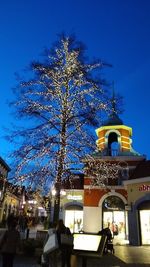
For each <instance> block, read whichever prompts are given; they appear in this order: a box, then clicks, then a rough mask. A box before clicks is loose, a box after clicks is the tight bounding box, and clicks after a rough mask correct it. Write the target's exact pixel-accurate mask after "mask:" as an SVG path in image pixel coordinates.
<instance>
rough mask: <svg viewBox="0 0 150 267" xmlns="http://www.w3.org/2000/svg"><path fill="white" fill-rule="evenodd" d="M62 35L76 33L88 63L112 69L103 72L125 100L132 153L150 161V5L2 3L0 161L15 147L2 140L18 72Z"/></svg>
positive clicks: (140, 0)
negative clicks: (96, 62) (100, 63)
mask: <svg viewBox="0 0 150 267" xmlns="http://www.w3.org/2000/svg"><path fill="white" fill-rule="evenodd" d="M62 31H64V32H66V33H68V34H70V33H75V35H76V37H77V39H79V40H80V41H82V42H83V43H85V45H86V46H87V55H88V56H89V58H93V57H96V58H101V59H103V60H105V61H107V62H108V63H111V64H112V65H113V68H109V69H107V70H106V69H105V70H104V71H103V73H104V76H105V78H106V79H107V80H108V81H114V82H115V89H116V91H118V92H119V93H120V94H121V95H123V97H124V102H125V104H124V109H125V111H124V113H123V115H122V116H121V118H122V119H123V121H124V124H125V125H128V126H130V127H132V128H133V148H134V149H135V150H136V151H138V152H140V153H141V154H146V155H147V158H150V146H149V135H150V134H149V132H150V119H149V116H150V108H149V101H150V1H149V0H55V1H54V0H5V1H0V99H1V105H0V108H1V110H0V114H1V120H0V121H1V123H0V125H1V126H0V156H1V157H3V158H4V160H6V162H7V163H9V160H8V158H7V155H8V151H9V150H11V147H10V145H9V144H8V143H6V141H5V140H4V139H3V138H2V135H3V134H5V132H4V130H3V127H9V124H10V121H12V122H13V118H12V117H11V116H10V109H9V107H8V105H7V104H6V101H7V100H10V99H11V98H12V92H11V88H12V87H14V85H15V84H16V79H15V75H14V73H15V72H20V71H21V70H22V69H24V68H25V67H26V66H28V64H29V63H30V62H31V61H32V60H33V59H37V58H38V57H39V55H40V54H41V52H42V51H43V48H44V47H51V44H52V43H53V42H55V41H56V39H57V34H59V33H61V32H62Z"/></svg>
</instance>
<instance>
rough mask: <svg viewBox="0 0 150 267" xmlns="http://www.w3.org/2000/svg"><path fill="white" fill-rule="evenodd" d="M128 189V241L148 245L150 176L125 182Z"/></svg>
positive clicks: (132, 243) (149, 236)
mask: <svg viewBox="0 0 150 267" xmlns="http://www.w3.org/2000/svg"><path fill="white" fill-rule="evenodd" d="M125 185H126V186H127V191H128V206H129V207H130V208H129V211H128V221H129V242H130V244H131V245H150V177H146V178H138V179H134V180H129V181H126V182H125Z"/></svg>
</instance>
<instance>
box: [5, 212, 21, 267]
mask: <svg viewBox="0 0 150 267" xmlns="http://www.w3.org/2000/svg"><path fill="white" fill-rule="evenodd" d="M7 226H8V230H6V232H5V234H4V236H3V240H2V243H1V253H2V267H13V262H14V257H15V254H16V250H17V247H18V245H19V241H20V234H19V231H18V230H17V229H16V226H17V220H16V219H15V217H10V218H9V219H8V220H7Z"/></svg>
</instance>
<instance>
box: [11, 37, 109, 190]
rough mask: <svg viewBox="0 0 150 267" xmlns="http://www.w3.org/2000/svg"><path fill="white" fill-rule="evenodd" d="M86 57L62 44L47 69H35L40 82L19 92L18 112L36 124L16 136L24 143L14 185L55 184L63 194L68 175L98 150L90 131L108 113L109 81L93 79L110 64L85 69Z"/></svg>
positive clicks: (36, 65)
mask: <svg viewBox="0 0 150 267" xmlns="http://www.w3.org/2000/svg"><path fill="white" fill-rule="evenodd" d="M82 55H83V53H82V50H81V49H80V47H79V46H77V45H76V43H74V44H73V43H72V41H71V39H70V38H69V37H67V38H65V37H63V38H60V42H59V45H57V46H55V47H54V53H53V54H48V56H47V62H46V63H39V62H38V63H33V64H32V65H31V68H32V73H33V76H34V74H35V77H34V78H31V79H29V80H28V81H22V82H21V83H20V86H18V88H19V90H18V91H17V92H18V95H17V101H16V102H15V105H16V112H17V115H18V117H19V116H20V117H21V118H22V117H23V118H25V119H26V120H27V119H28V118H29V119H30V122H29V124H27V126H26V127H25V128H23V129H21V130H19V129H17V130H14V132H13V134H12V135H11V140H13V141H14V140H15V141H18V142H17V144H18V148H17V149H16V151H14V154H13V155H14V159H16V162H17V164H16V170H15V171H16V172H15V175H14V177H15V178H13V179H14V181H16V182H18V181H19V182H20V183H22V184H28V185H29V186H31V187H38V186H41V187H43V188H45V187H50V183H51V182H52V181H54V180H55V182H56V184H57V185H59V187H60V188H61V184H62V181H63V179H65V177H66V176H67V174H68V170H70V169H73V168H75V166H76V165H79V164H81V158H83V156H84V154H85V152H86V153H87V152H90V151H92V150H93V149H95V140H94V138H93V134H92V133H90V131H89V130H88V128H87V125H89V124H90V123H91V120H93V119H94V120H96V121H99V122H100V118H101V115H100V112H101V111H107V110H108V105H109V102H108V101H106V100H105V97H104V96H105V89H104V86H102V84H103V81H101V80H99V81H97V79H95V78H94V75H93V73H94V71H97V70H98V69H101V68H102V67H103V65H104V64H103V62H101V61H100V62H98V63H97V62H96V63H84V62H83V61H81V60H80V58H82ZM18 137H20V138H18ZM19 142H20V143H19Z"/></svg>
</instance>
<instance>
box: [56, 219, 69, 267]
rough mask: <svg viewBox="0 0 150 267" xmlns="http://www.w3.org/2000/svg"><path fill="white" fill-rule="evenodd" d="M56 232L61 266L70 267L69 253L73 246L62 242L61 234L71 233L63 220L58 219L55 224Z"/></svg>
mask: <svg viewBox="0 0 150 267" xmlns="http://www.w3.org/2000/svg"><path fill="white" fill-rule="evenodd" d="M56 233H57V239H58V245H59V248H60V250H61V267H65V265H67V267H71V254H72V249H73V247H72V246H71V245H66V244H62V242H61V234H68V235H71V232H70V229H69V228H68V227H66V226H65V225H64V223H63V220H59V221H58V224H57V226H56Z"/></svg>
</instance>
